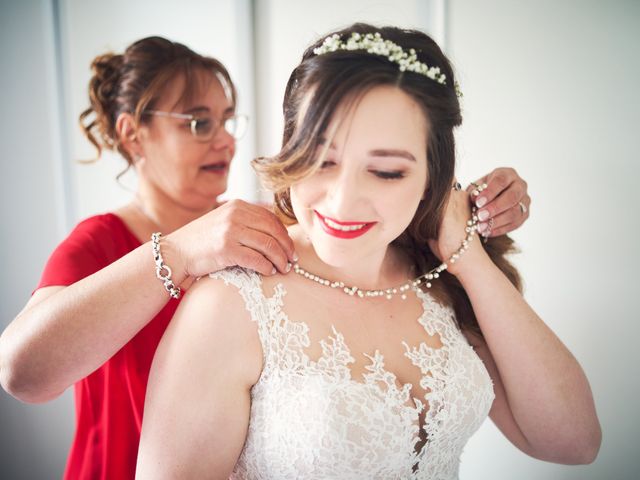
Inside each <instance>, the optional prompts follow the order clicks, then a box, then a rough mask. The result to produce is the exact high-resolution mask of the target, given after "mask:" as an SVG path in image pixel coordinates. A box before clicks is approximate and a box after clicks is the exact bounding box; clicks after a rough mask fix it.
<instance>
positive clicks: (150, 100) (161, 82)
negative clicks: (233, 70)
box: [79, 37, 236, 166]
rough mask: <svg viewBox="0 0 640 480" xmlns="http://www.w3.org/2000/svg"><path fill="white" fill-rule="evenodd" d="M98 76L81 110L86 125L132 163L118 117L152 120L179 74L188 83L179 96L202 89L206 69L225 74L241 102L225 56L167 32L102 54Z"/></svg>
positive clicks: (94, 139) (95, 65) (95, 67)
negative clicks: (151, 114) (201, 51)
mask: <svg viewBox="0 0 640 480" xmlns="http://www.w3.org/2000/svg"><path fill="white" fill-rule="evenodd" d="M91 69H92V71H93V75H92V77H91V80H90V81H89V102H90V106H89V108H87V109H86V110H85V111H83V112H82V113H81V114H80V119H79V120H80V127H81V128H82V130H83V132H84V134H85V135H86V137H87V138H88V139H89V141H90V142H91V143H92V144H93V145H94V146H95V147H96V149H97V151H98V153H97V158H100V154H101V153H102V149H103V148H106V149H109V150H117V151H118V152H119V153H120V154H121V155H122V156H123V157H124V158H125V159H126V161H127V163H128V165H129V166H131V165H132V159H131V158H130V155H129V153H128V152H127V151H126V150H125V149H124V148H123V147H122V145H121V143H120V139H119V138H118V135H117V132H116V120H117V119H118V116H119V115H120V114H121V113H125V112H126V113H130V114H132V115H133V116H134V120H135V122H136V125H140V124H142V123H143V122H145V121H148V119H149V116H148V115H145V114H144V112H145V111H146V110H152V109H153V108H154V104H155V102H157V100H158V98H159V97H160V96H161V95H162V93H163V92H164V89H165V87H166V86H167V84H168V83H169V82H171V81H172V80H173V79H175V78H177V77H179V76H182V77H183V78H184V80H185V87H184V90H183V92H182V95H181V97H180V100H179V101H187V102H188V101H190V100H191V99H192V98H193V97H194V96H195V95H197V93H198V92H199V89H200V84H199V83H198V82H199V80H200V79H199V78H198V76H197V75H196V72H197V71H200V70H206V71H209V72H211V73H212V74H214V75H217V76H222V78H223V79H224V80H225V81H226V83H227V85H228V86H229V88H230V90H231V95H232V103H233V105H234V106H235V104H236V89H235V86H234V85H233V82H232V81H231V77H230V76H229V73H228V72H227V69H226V68H225V67H224V65H223V64H222V63H220V61H218V60H216V59H215V58H212V57H207V56H204V55H200V54H198V53H196V52H194V51H193V50H191V49H190V48H188V47H186V46H185V45H183V44H181V43H178V42H172V41H170V40H167V39H166V38H162V37H147V38H143V39H141V40H138V41H136V42H134V43H132V44H131V45H130V46H129V47H128V48H127V49H126V50H125V52H124V54H114V53H106V54H104V55H98V56H97V57H96V58H95V59H94V60H93V62H92V63H91Z"/></svg>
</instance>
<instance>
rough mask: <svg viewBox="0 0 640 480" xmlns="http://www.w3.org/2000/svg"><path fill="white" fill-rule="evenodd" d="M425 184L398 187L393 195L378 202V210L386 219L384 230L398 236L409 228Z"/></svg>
mask: <svg viewBox="0 0 640 480" xmlns="http://www.w3.org/2000/svg"><path fill="white" fill-rule="evenodd" d="M425 183H426V182H425ZM425 183H423V182H411V183H410V184H409V183H405V184H404V185H402V186H400V185H398V188H396V189H395V192H394V193H393V195H389V196H387V197H386V199H383V200H386V201H382V202H379V208H380V209H381V211H382V212H384V213H383V217H384V218H385V219H386V222H385V223H386V224H387V225H386V227H385V230H388V231H389V233H390V234H392V235H394V236H399V235H400V234H401V233H402V232H403V231H404V230H405V229H406V228H407V227H408V226H409V224H410V223H411V220H413V217H414V215H415V213H416V210H417V209H418V206H419V204H420V200H422V196H423V194H424V188H425ZM391 199H393V200H391Z"/></svg>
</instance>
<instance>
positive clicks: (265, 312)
mask: <svg viewBox="0 0 640 480" xmlns="http://www.w3.org/2000/svg"><path fill="white" fill-rule="evenodd" d="M210 276H211V277H213V278H219V279H222V280H224V282H225V283H226V284H230V285H234V286H235V287H237V288H238V289H239V292H240V294H241V295H242V297H243V299H244V301H245V303H246V307H247V310H248V311H249V312H250V314H251V318H252V319H253V321H255V322H256V323H257V326H258V333H259V336H260V340H261V342H262V348H263V353H264V367H263V371H262V374H261V377H260V379H259V381H258V383H256V384H255V385H254V387H253V388H252V391H251V416H250V424H249V430H248V433H247V438H246V442H245V445H244V449H243V450H242V453H241V455H240V458H239V459H238V462H237V464H236V466H235V469H234V471H233V474H232V475H231V477H230V478H231V479H294V478H295V479H323V480H325V479H368V480H370V479H434V480H435V479H447V480H448V479H456V478H457V477H458V466H459V461H460V455H461V453H462V449H463V448H464V445H465V444H466V443H467V440H468V439H469V437H470V436H471V435H472V434H473V433H474V432H475V431H476V430H477V429H478V427H479V426H480V424H481V423H482V422H483V421H484V419H485V418H486V416H487V414H488V412H489V409H490V407H491V403H492V401H493V398H494V394H493V386H492V383H491V379H490V377H489V375H488V373H487V371H486V369H485V367H484V364H483V363H482V361H481V360H480V358H479V357H478V356H477V355H476V353H475V352H474V350H473V349H472V347H471V346H470V345H469V344H468V342H467V340H466V338H465V337H464V336H463V335H462V334H461V332H460V331H459V329H458V328H457V326H456V323H455V320H454V314H453V311H452V310H451V309H450V308H447V307H444V306H442V305H440V304H439V303H437V302H436V301H435V300H434V299H433V297H431V296H430V295H429V294H428V293H423V292H421V291H420V292H417V295H418V297H419V298H420V299H421V300H422V304H423V309H424V312H423V314H422V316H421V317H420V318H419V319H418V322H419V323H420V324H421V325H422V326H423V327H424V329H425V330H426V331H427V333H428V334H429V335H439V336H440V339H441V342H442V347H440V348H437V349H434V348H431V347H429V346H427V345H425V344H424V343H421V344H420V345H419V347H418V348H415V347H414V348H409V346H408V345H407V344H404V348H405V349H406V353H405V355H406V357H408V358H409V359H410V360H411V362H412V363H413V364H414V365H415V366H416V367H418V368H420V370H421V374H422V379H421V382H420V386H421V387H422V389H424V391H425V392H426V394H425V396H424V398H423V399H417V398H413V399H412V398H411V396H410V392H411V384H405V385H403V386H402V387H399V386H398V383H397V382H396V378H395V375H394V374H393V373H391V372H389V371H387V370H385V366H384V359H383V357H382V355H381V354H380V353H379V352H376V353H375V354H374V355H373V356H371V357H369V359H370V365H369V366H367V367H366V368H367V370H368V373H367V374H365V375H364V377H365V378H364V381H356V380H354V379H353V378H352V376H351V371H350V368H349V365H350V364H351V363H353V362H354V359H353V357H352V355H362V354H361V353H357V352H351V351H350V350H349V347H348V346H347V345H346V344H345V343H344V337H343V336H342V335H341V334H340V332H338V331H336V329H335V328H334V329H333V333H334V335H333V336H331V337H330V338H326V339H325V340H324V341H323V342H322V356H321V357H320V358H319V359H318V360H317V361H313V360H311V359H310V358H309V357H308V356H307V354H306V353H305V349H306V347H308V346H309V343H310V342H309V328H308V326H307V324H306V323H304V321H303V319H289V318H288V317H287V315H285V313H284V312H283V310H282V307H283V296H284V295H285V291H284V287H283V286H282V285H281V284H278V285H277V286H276V288H275V291H274V295H273V296H271V297H267V296H265V294H264V293H263V291H262V281H261V277H260V276H259V275H257V274H256V273H254V272H251V271H247V270H243V269H240V268H233V269H227V270H223V271H220V272H216V273H213V274H211V275H210ZM427 406H428V408H427ZM425 410H426V413H425ZM421 413H422V414H423V415H422V418H424V420H423V421H424V425H423V426H422V427H420V417H421V415H420V414H421ZM420 428H423V429H424V432H423V437H424V434H426V439H427V441H426V443H424V442H421V441H420V436H419V434H420ZM417 446H419V447H420V446H421V448H419V449H418V451H416V447H417Z"/></svg>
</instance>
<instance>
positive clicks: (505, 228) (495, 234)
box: [489, 224, 518, 238]
mask: <svg viewBox="0 0 640 480" xmlns="http://www.w3.org/2000/svg"><path fill="white" fill-rule="evenodd" d="M516 228H518V227H517V226H516V225H512V224H510V225H504V226H502V227H500V228H494V229H492V230H491V233H490V235H489V238H493V237H499V236H500V235H505V234H507V233H509V232H512V231H513V230H515V229H516Z"/></svg>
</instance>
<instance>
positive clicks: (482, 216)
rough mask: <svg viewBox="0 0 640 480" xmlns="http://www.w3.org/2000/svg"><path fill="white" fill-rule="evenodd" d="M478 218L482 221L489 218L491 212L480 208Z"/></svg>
mask: <svg viewBox="0 0 640 480" xmlns="http://www.w3.org/2000/svg"><path fill="white" fill-rule="evenodd" d="M478 218H479V219H480V221H484V220H486V219H487V218H489V212H488V211H487V210H480V211H479V212H478Z"/></svg>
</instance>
